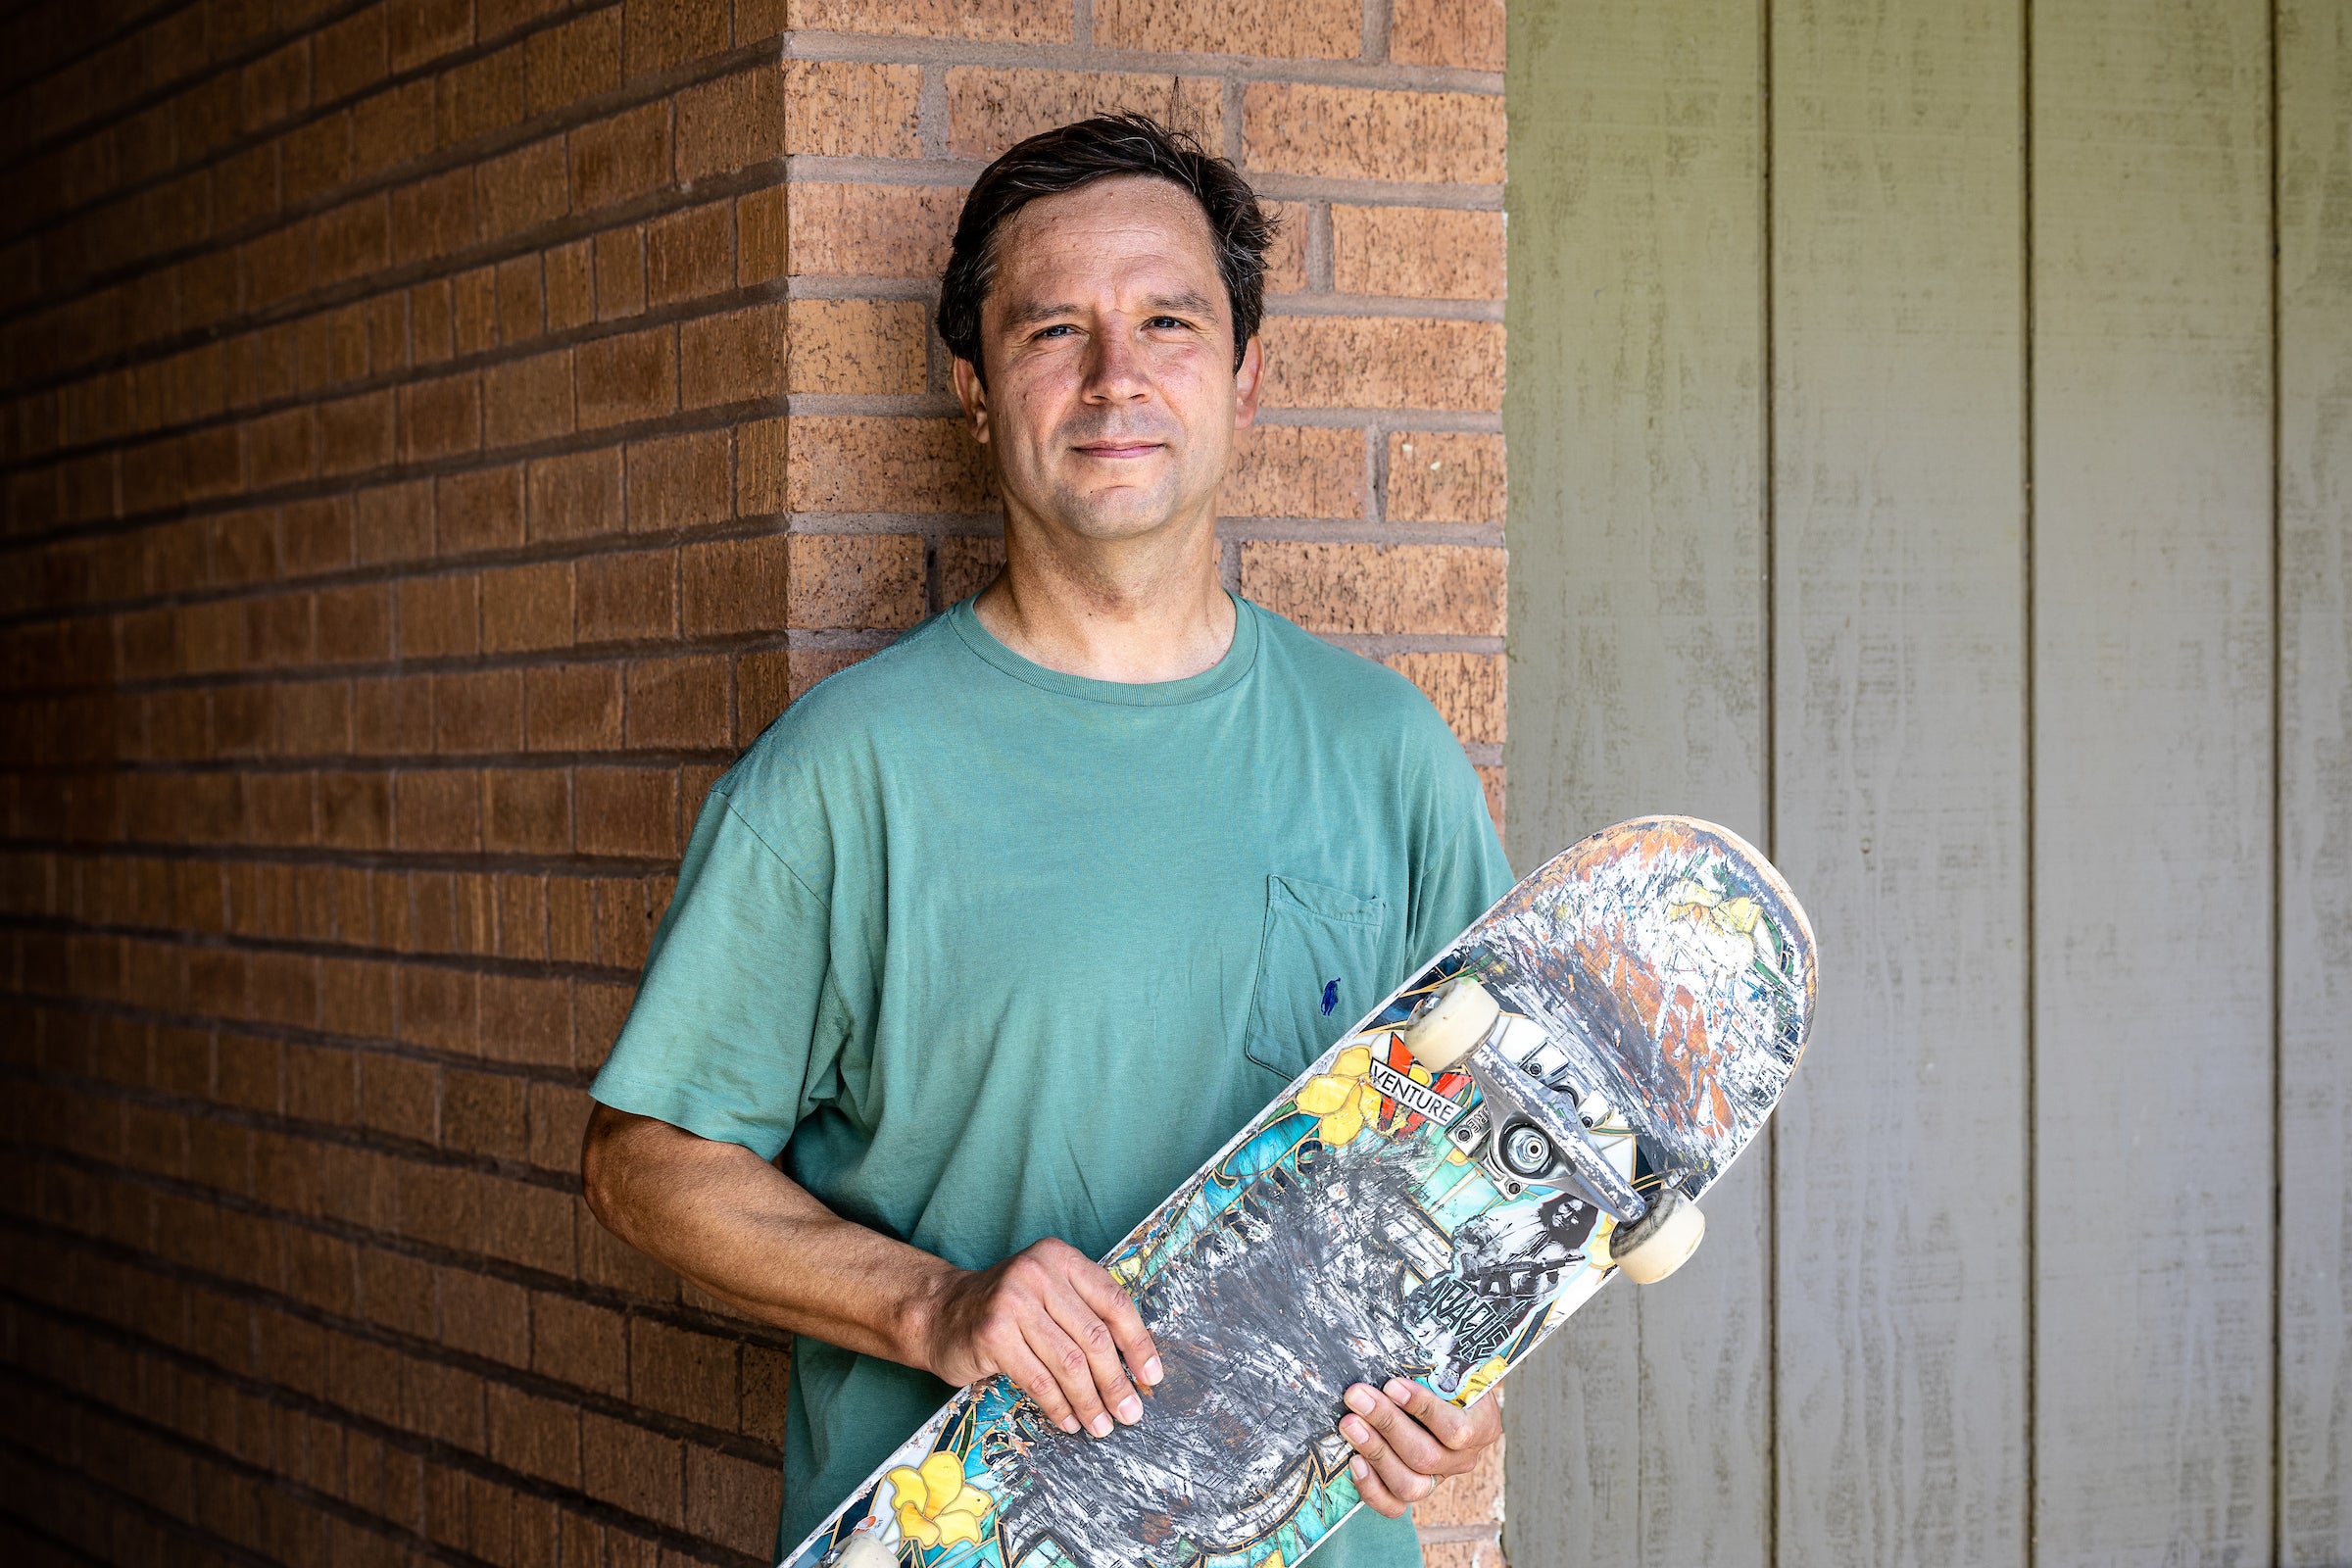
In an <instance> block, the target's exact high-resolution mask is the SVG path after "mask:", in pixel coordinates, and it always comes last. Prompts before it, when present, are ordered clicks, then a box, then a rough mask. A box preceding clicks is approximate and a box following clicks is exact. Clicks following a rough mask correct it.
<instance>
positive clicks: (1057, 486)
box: [956, 176, 1258, 541]
mask: <svg viewBox="0 0 2352 1568" xmlns="http://www.w3.org/2000/svg"><path fill="white" fill-rule="evenodd" d="M981 344H982V353H983V354H984V355H985V356H986V359H987V365H988V385H987V388H986V389H985V390H983V389H982V388H981V387H980V384H979V379H978V377H977V376H975V375H973V374H972V372H971V368H970V367H969V366H968V365H965V364H963V363H961V362H958V363H957V365H956V393H957V395H958V396H959V397H961V398H962V400H963V404H964V407H965V409H966V410H967V411H969V412H970V414H971V416H972V420H973V427H974V429H975V430H976V431H977V433H978V435H979V437H980V439H981V440H982V441H983V442H985V443H987V444H988V446H989V447H990V448H991V449H993V450H994V452H995V453H996V460H997V468H998V473H999V476H1000V478H1001V480H1002V482H1003V484H1004V487H1005V494H1006V499H1007V501H1008V502H1010V503H1011V504H1013V505H1015V506H1018V507H1020V508H1022V509H1023V510H1026V511H1027V512H1029V513H1031V514H1034V515H1038V516H1039V517H1040V518H1041V519H1043V520H1047V521H1049V522H1054V523H1059V524H1061V525H1062V526H1065V527H1067V528H1069V529H1071V530H1072V531H1074V532H1076V533H1078V534H1080V535H1082V536H1084V537H1086V538H1089V539H1096V540H1103V541H1110V540H1118V539H1130V538H1135V537H1138V536H1141V535H1144V534H1148V533H1151V532H1152V531H1153V530H1154V529H1158V528H1162V527H1165V526H1167V525H1168V524H1170V523H1171V522H1177V521H1180V520H1185V519H1196V518H1205V517H1207V516H1208V515H1210V512H1211V505H1212V502H1213V499H1214V497H1215V494H1216V488H1217V483H1218V481H1219V480H1221V479H1222V478H1223V477H1224V474H1225V466H1226V462H1227V460H1228V459H1229V458H1230V456H1231V455H1232V451H1233V432H1234V431H1235V430H1236V429H1237V428H1239V427H1240V426H1242V425H1245V424H1248V423H1249V422H1250V418H1251V417H1252V416H1253V415H1254V414H1255V412H1256V404H1257V367H1258V359H1257V347H1256V344H1255V343H1254V342H1253V343H1251V345H1250V354H1249V357H1248V359H1247V360H1246V361H1245V363H1244V364H1243V366H1242V368H1241V370H1240V371H1239V372H1238V373H1237V372H1236V370H1235V369H1234V363H1233V358H1234V356H1233V314H1232V309H1231V306H1230V305H1229V303H1228V302H1227V300H1226V296H1225V284H1224V280H1223V278H1222V277H1221V276H1220V275H1219V273H1218V271H1217V261H1216V252H1215V249H1214V243H1213V240H1212V238H1211V236H1210V233H1209V228H1208V220H1207V218H1206V217H1205V215H1203V214H1202V212H1201V204H1200V203H1199V202H1197V201H1195V200H1194V199H1193V198H1192V196H1191V195H1189V194H1188V193H1187V192H1185V191H1184V190H1182V189H1180V188H1178V187H1177V186H1175V185H1172V184H1170V183H1168V182H1167V181H1165V180H1161V179H1152V178H1149V177H1145V176H1120V177H1114V178H1109V179H1100V180H1097V181H1095V182H1094V183H1092V184H1089V185H1083V186H1080V187H1079V188H1078V189H1076V190H1072V191H1064V192H1062V193H1061V194H1059V195H1056V196H1046V197H1040V198H1039V199H1037V200H1035V201H1032V202H1030V203H1028V204H1027V205H1026V206H1024V207H1022V208H1021V209H1020V210H1019V211H1018V212H1016V213H1014V214H1013V215H1012V217H1011V218H1009V219H1007V220H1006V221H1005V224H1004V226H1003V227H1002V228H1001V229H999V230H998V233H997V270H996V276H995V278H994V279H993V281H992V282H991V284H990V287H989V291H988V299H987V301H986V303H985V304H984V305H983V307H982V309H981Z"/></svg>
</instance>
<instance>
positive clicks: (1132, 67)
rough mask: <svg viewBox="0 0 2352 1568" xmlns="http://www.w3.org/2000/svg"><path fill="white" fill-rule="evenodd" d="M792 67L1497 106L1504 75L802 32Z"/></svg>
mask: <svg viewBox="0 0 2352 1568" xmlns="http://www.w3.org/2000/svg"><path fill="white" fill-rule="evenodd" d="M784 58H785V59H787V60H834V61H844V62H855V63H858V64H860V65H877V66H945V67H948V68H950V69H954V68H957V67H966V68H973V69H995V70H999V71H1005V70H1010V71H1021V70H1041V71H1076V72H1087V73H1103V74H1116V75H1140V76H1192V77H1203V76H1216V77H1225V78H1228V79H1231V80H1236V81H1242V82H1277V83H1286V84H1287V83H1297V84H1298V85H1300V86H1307V87H1368V88H1371V89H1372V90H1374V91H1387V92H1415V93H1432V92H1445V93H1463V94H1469V95H1472V96H1476V97H1482V98H1499V97H1501V96H1502V91H1503V73H1501V72H1499V71H1470V70H1465V69H1463V68H1460V67H1456V66H1418V65H1405V64H1400V63H1394V62H1389V61H1366V60H1362V59H1347V58H1334V57H1329V56H1321V57H1318V56H1311V55H1239V54H1213V53H1208V52H1205V51H1202V52H1197V53H1188V52H1185V51H1181V50H1160V49H1117V48H1110V47H1107V46H1104V45H1102V44H1080V43H1021V42H1004V41H998V40H994V39H980V38H923V37H914V36H910V35H906V34H897V33H858V32H826V31H822V30H819V29H816V28H800V29H795V30H793V31H790V32H787V33H785V34H784Z"/></svg>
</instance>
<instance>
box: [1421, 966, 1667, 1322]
mask: <svg viewBox="0 0 2352 1568" xmlns="http://www.w3.org/2000/svg"><path fill="white" fill-rule="evenodd" d="M1508 1026H1509V1025H1508V1022H1507V1021H1506V1020H1505V1019H1504V1017H1503V1014H1502V1008H1501V1005H1499V1004H1498V1003H1496V1002H1495V998H1494V997H1493V996H1492V995H1491V994H1489V992H1488V991H1487V988H1486V987H1485V986H1484V985H1482V984H1480V983H1479V981H1478V980H1477V979H1476V978H1475V977H1474V976H1470V975H1460V976H1456V977H1455V978H1454V979H1452V980H1449V981H1447V982H1446V984H1444V985H1442V986H1440V987H1439V988H1438V989H1437V990H1436V991H1435V992H1433V993H1431V994H1430V996H1429V997H1428V999H1427V1000H1426V1001H1424V1002H1423V1003H1422V1005H1421V1006H1420V1007H1419V1008H1418V1009H1417V1010H1416V1011H1415V1012H1414V1014H1413V1016H1412V1018H1411V1019H1410V1020H1409V1021H1408V1022H1407V1023H1406V1025H1405V1027H1404V1029H1403V1031H1402V1033H1403V1034H1404V1041H1405V1047H1406V1049H1408V1050H1409V1051H1411V1052H1412V1054H1413V1059H1414V1060H1416V1061H1418V1062H1419V1063H1420V1064H1421V1065H1422V1066H1423V1067H1425V1068H1427V1069H1428V1070H1429V1071H1430V1072H1432V1073H1437V1072H1442V1071H1445V1070H1446V1069H1449V1068H1450V1069H1455V1070H1459V1071H1466V1072H1468V1073H1469V1075H1470V1078H1471V1081H1472V1082H1473V1083H1475V1084H1477V1085H1478V1091H1479V1094H1480V1095H1481V1097H1483V1099H1484V1100H1485V1105H1484V1107H1482V1109H1483V1112H1484V1115H1483V1117H1482V1118H1473V1119H1472V1122H1470V1123H1465V1125H1464V1127H1462V1128H1460V1129H1457V1130H1456V1134H1455V1138H1456V1142H1457V1144H1458V1143H1460V1142H1461V1140H1462V1138H1463V1137H1464V1136H1470V1137H1473V1138H1474V1137H1475V1136H1476V1134H1475V1133H1473V1132H1472V1125H1473V1124H1474V1123H1479V1122H1483V1125H1481V1126H1480V1127H1479V1131H1483V1132H1485V1133H1486V1134H1487V1135H1488V1136H1487V1142H1488V1145H1489V1150H1490V1153H1491V1162H1492V1164H1493V1166H1495V1167H1498V1168H1499V1171H1500V1172H1501V1173H1502V1174H1505V1175H1507V1176H1508V1177H1509V1178H1510V1179H1511V1180H1513V1181H1516V1182H1519V1183H1522V1184H1524V1185H1527V1186H1531V1187H1534V1186H1541V1187H1557V1186H1559V1185H1561V1183H1562V1182H1563V1181H1573V1182H1575V1184H1576V1185H1577V1186H1578V1187H1580V1188H1582V1189H1583V1190H1584V1192H1585V1193H1586V1195H1587V1196H1588V1197H1590V1198H1591V1199H1592V1200H1593V1202H1594V1203H1595V1204H1597V1205H1598V1206H1599V1207H1600V1209H1601V1210H1602V1211H1603V1212H1604V1213H1606V1214H1608V1215H1609V1216H1610V1218H1612V1219H1614V1220H1615V1221H1616V1222H1617V1227H1618V1228H1617V1231H1616V1234H1615V1235H1614V1237H1613V1238H1612V1239H1611V1243H1610V1248H1609V1252H1610V1258H1611V1261H1613V1262H1615V1263H1616V1264H1617V1266H1618V1267H1620V1268H1622V1269H1623V1270H1624V1271H1625V1273H1626V1277H1627V1278H1629V1279H1631V1280H1633V1281H1635V1282H1636V1283H1637V1284H1643V1285H1646V1284H1649V1283H1650V1282H1652V1281H1654V1280H1661V1279H1664V1278H1665V1277H1666V1276H1667V1275H1669V1274H1671V1273H1673V1272H1674V1271H1675V1270H1676V1269H1678V1268H1680V1267H1682V1265H1683V1264H1684V1263H1685V1262H1687V1261H1688V1260H1689V1259H1690V1256H1691V1252H1693V1251H1694V1250H1697V1247H1698V1243H1699V1239H1700V1238H1701V1237H1702V1236H1703V1235H1704V1234H1705V1233H1706V1221H1705V1220H1704V1219H1703V1218H1702V1217H1701V1216H1700V1214H1699V1211H1698V1207H1697V1205H1696V1204H1694V1203H1692V1202H1691V1201H1690V1200H1689V1199H1687V1198H1685V1197H1684V1196H1683V1195H1682V1194H1681V1193H1680V1192H1678V1191H1676V1190H1675V1189H1674V1188H1672V1187H1670V1186H1661V1187H1660V1189H1659V1192H1658V1195H1657V1200H1656V1201H1654V1202H1653V1201H1649V1200H1647V1199H1644V1198H1643V1197H1642V1195H1641V1194H1640V1193H1638V1192H1636V1191H1634V1186H1633V1183H1632V1182H1630V1181H1628V1180H1626V1178H1625V1177H1624V1176H1623V1175H1622V1174H1620V1173H1619V1171H1618V1169H1617V1167H1616V1166H1615V1165H1613V1164H1611V1163H1609V1159H1608V1156H1607V1155H1606V1154H1605V1153H1603V1152H1601V1148H1600V1145H1599V1143H1598V1141H1597V1140H1595V1139H1594V1138H1593V1134H1592V1131H1591V1129H1592V1127H1593V1125H1594V1124H1595V1123H1596V1122H1598V1121H1599V1120H1600V1119H1601V1118H1602V1117H1603V1116H1605V1115H1606V1114H1607V1113H1608V1107H1607V1105H1606V1103H1603V1102H1602V1101H1601V1100H1600V1097H1599V1096H1598V1095H1597V1094H1593V1095H1587V1096H1585V1097H1584V1098H1583V1099H1582V1100H1580V1101H1579V1102H1578V1103H1576V1104H1575V1105H1574V1106H1564V1104H1563V1103H1564V1101H1565V1100H1566V1097H1565V1096H1564V1095H1562V1094H1561V1093H1560V1092H1559V1091H1557V1090H1555V1089H1553V1088H1552V1087H1551V1086H1550V1085H1548V1084H1546V1083H1544V1081H1543V1080H1542V1079H1540V1078H1538V1077H1536V1076H1535V1075H1534V1074H1533V1073H1530V1072H1529V1071H1528V1070H1527V1069H1526V1068H1525V1067H1522V1066H1521V1065H1520V1064H1519V1063H1517V1062H1515V1061H1513V1060H1511V1059H1510V1058H1509V1057H1508V1056H1507V1055H1506V1054H1504V1053H1503V1050H1502V1036H1503V1033H1504V1031H1505V1030H1506V1029H1507V1028H1508Z"/></svg>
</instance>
